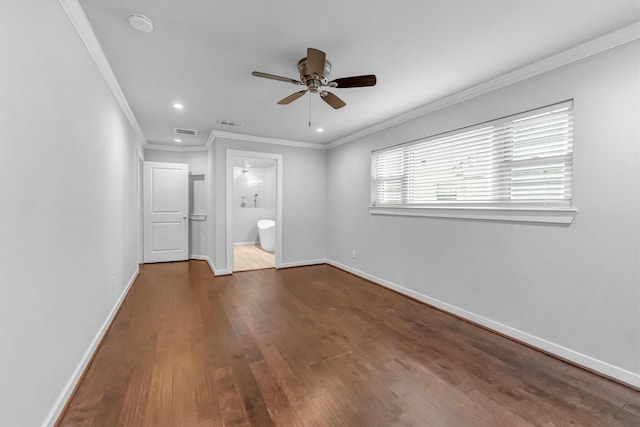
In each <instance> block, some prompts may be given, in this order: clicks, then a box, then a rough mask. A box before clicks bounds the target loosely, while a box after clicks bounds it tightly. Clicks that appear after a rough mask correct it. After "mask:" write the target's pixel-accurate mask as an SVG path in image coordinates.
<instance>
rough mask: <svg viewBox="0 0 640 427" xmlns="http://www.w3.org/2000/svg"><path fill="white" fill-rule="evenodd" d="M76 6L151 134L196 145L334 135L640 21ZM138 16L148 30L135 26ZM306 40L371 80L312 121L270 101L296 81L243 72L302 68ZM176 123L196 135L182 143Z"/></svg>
mask: <svg viewBox="0 0 640 427" xmlns="http://www.w3.org/2000/svg"><path fill="white" fill-rule="evenodd" d="M80 3H81V5H82V7H83V9H84V11H85V13H86V15H87V17H88V19H89V22H90V24H91V26H92V28H93V30H94V32H95V34H96V36H97V38H98V41H99V42H100V45H101V46H102V49H103V50H104V52H105V54H106V57H107V59H108V61H109V64H110V65H111V68H112V69H113V72H114V74H115V76H116V78H117V80H118V82H119V84H120V86H121V88H122V91H123V93H124V95H125V97H126V99H127V101H128V103H129V105H130V107H131V110H132V111H133V114H134V115H135V117H136V119H137V121H138V122H139V124H140V126H141V128H142V131H143V133H144V135H145V138H146V139H147V141H148V143H150V144H160V145H181V146H186V145H202V144H204V143H205V141H206V140H207V138H208V136H209V134H210V132H211V131H212V130H222V131H228V132H235V133H242V134H248V135H253V136H260V137H268V138H277V139H287V140H294V141H302V142H313V143H329V142H332V141H335V140H337V139H339V138H343V137H345V136H347V135H350V134H352V133H354V132H357V131H359V130H361V129H363V128H367V127H369V126H372V125H374V124H376V123H379V122H381V121H383V120H386V119H389V118H392V117H395V116H398V115H400V114H402V113H406V112H408V111H410V110H413V109H415V108H418V107H420V106H423V105H425V104H428V103H430V102H433V101H435V100H437V99H440V98H443V97H446V96H449V95H452V94H454V93H457V92H460V91H462V90H464V89H467V88H470V87H473V86H475V85H478V84H480V83H483V82H486V81H488V80H490V79H493V78H496V77H499V76H501V75H503V74H505V73H508V72H510V71H513V70H516V69H518V68H521V67H523V66H526V65H528V64H531V63H533V62H536V61H539V60H541V59H544V58H546V57H548V56H551V55H553V54H556V53H559V52H561V51H564V50H566V49H569V48H571V47H573V46H576V45H578V44H581V43H583V42H586V41H588V40H591V39H593V38H595V37H598V36H601V35H604V34H607V33H609V32H611V31H614V30H617V29H619V28H621V27H624V26H626V25H629V24H631V23H633V22H635V21H638V20H640V0H562V1H558V0H528V1H525V0H521V1H513V0H483V1H479V0H398V1H393V2H391V1H388V2H385V1H380V2H371V1H365V0H350V1H346V0H341V1H336V0H325V1H323V2H300V1H293V0H279V1H260V0H217V1H211V0H180V1H178V0H164V1H159V0H80ZM132 13H139V14H143V15H145V16H147V17H149V18H150V19H151V20H152V21H153V24H154V31H153V32H151V33H142V32H138V31H136V30H134V29H133V28H132V27H131V26H129V24H128V20H127V19H128V16H129V15H130V14H132ZM307 47H313V48H316V49H320V50H323V51H325V52H326V53H327V59H329V60H330V61H331V62H332V64H333V70H332V73H331V78H339V77H348V76H353V75H362V74H376V76H377V78H378V84H377V85H376V86H375V87H367V88H351V89H344V88H343V89H332V90H331V91H333V92H334V93H335V94H336V95H338V96H340V97H341V98H342V99H343V100H344V101H345V102H346V103H347V106H346V107H344V108H342V109H340V110H333V109H332V108H331V107H329V106H328V105H327V104H325V103H324V102H323V101H322V100H321V99H319V97H318V95H317V94H312V95H311V97H312V98H311V117H312V122H313V124H312V127H311V128H309V127H308V114H309V99H308V97H309V94H307V95H305V97H303V98H301V99H299V100H297V101H295V102H294V103H292V104H290V105H285V106H282V105H276V102H277V101H278V100H280V99H282V98H284V97H285V96H287V95H289V94H291V93H293V92H296V91H298V90H300V87H299V86H295V85H292V84H290V83H284V82H279V81H273V80H266V79H261V78H256V77H253V76H251V72H252V71H262V72H266V73H270V74H277V75H281V76H286V77H291V78H294V79H297V78H299V75H298V72H297V62H298V60H299V59H301V58H302V57H304V56H306V49H307ZM175 102H180V103H182V104H184V106H185V108H184V109H183V110H181V111H177V110H175V109H174V108H173V107H172V105H173V104H174V103H175ZM221 119H222V120H231V121H237V122H242V123H244V127H242V128H228V127H224V126H219V125H218V120H221ZM174 127H183V128H191V129H198V130H199V131H200V134H199V135H198V136H197V137H190V136H183V137H181V139H182V140H183V142H182V143H180V144H177V143H175V142H173V140H174V138H176V135H173V133H172V129H173V128H174ZM317 127H322V128H324V129H325V131H324V132H322V133H318V132H316V130H315V129H316V128H317Z"/></svg>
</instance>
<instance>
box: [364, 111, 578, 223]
mask: <svg viewBox="0 0 640 427" xmlns="http://www.w3.org/2000/svg"><path fill="white" fill-rule="evenodd" d="M565 106H566V107H568V108H570V109H571V110H572V114H573V100H572V99H571V100H567V101H562V102H558V103H554V104H550V105H547V106H544V107H539V108H535V109H532V110H527V111H524V112H521V113H517V114H513V115H509V116H505V117H502V118H499V119H494V120H490V121H487V122H482V123H478V124H475V125H471V126H467V127H463V128H459V129H456V130H453V131H449V132H445V133H441V134H437V135H433V136H430V137H426V138H421V139H417V140H413V141H409V142H406V143H403V144H398V145H395V146H392V147H385V148H382V149H378V150H374V151H372V152H371V184H370V189H371V204H370V206H369V212H370V214H372V215H392V216H425V217H438V218H457V219H475V220H489V221H510V222H529V223H552V224H566V225H568V224H571V222H572V221H573V219H574V218H575V215H576V213H577V210H576V209H575V208H573V207H572V204H573V200H572V199H571V196H572V190H571V186H569V187H568V188H569V190H568V191H569V194H568V196H569V198H568V199H567V198H566V197H567V194H566V193H565V195H564V196H563V198H562V199H557V200H553V199H549V200H541V201H531V200H528V201H525V202H521V201H518V200H517V199H513V198H512V197H513V196H512V195H513V192H514V191H515V190H514V188H513V187H512V186H511V185H510V186H509V189H508V190H506V193H509V198H505V200H504V202H502V201H499V200H496V199H494V198H489V199H488V200H487V201H482V200H469V201H462V202H461V201H457V200H456V201H454V202H451V203H448V202H447V201H442V202H438V201H429V202H423V203H416V202H410V201H409V200H408V199H407V197H408V195H409V193H411V191H412V187H411V184H410V183H407V180H412V179H413V178H412V177H414V176H415V173H414V174H410V173H408V172H407V170H408V169H409V167H410V165H409V162H408V161H407V159H408V158H409V155H407V153H406V152H404V154H402V159H403V160H402V173H401V174H396V175H395V176H392V177H384V178H383V179H382V181H381V180H380V178H379V177H377V176H376V174H377V171H376V158H377V156H378V155H380V153H384V152H385V151H386V152H390V150H394V149H395V150H400V149H406V150H411V147H414V151H413V152H411V153H410V155H414V154H415V147H416V146H418V147H420V146H421V145H420V144H422V147H424V146H425V145H426V144H428V143H429V142H433V141H439V140H445V139H447V138H451V137H456V136H460V135H464V134H467V133H471V132H474V131H481V130H482V129H483V128H487V127H492V126H504V125H506V124H509V123H511V124H513V123H515V122H516V121H518V120H520V119H521V118H525V117H531V115H532V113H534V114H535V112H536V111H547V112H550V111H554V109H561V108H564V107H565ZM572 120H573V119H572ZM488 144H489V146H488V148H489V149H491V148H490V146H491V144H495V142H493V141H492V142H490V143H488ZM508 147H510V150H511V152H506V151H505V154H504V160H502V161H500V162H495V164H496V168H499V167H502V168H503V170H507V169H508V170H509V171H510V172H509V179H508V182H513V175H512V173H511V171H513V169H515V168H523V167H531V166H534V165H536V164H544V165H547V166H548V168H552V166H553V163H554V159H555V160H558V162H559V163H558V164H560V163H562V162H563V161H564V162H566V161H567V154H565V155H557V156H548V157H546V158H544V159H545V160H544V161H541V160H540V159H526V158H525V159H516V160H514V158H513V152H514V147H515V145H513V144H510V145H508ZM503 148H504V146H500V147H498V149H503ZM569 148H570V151H569V153H568V156H569V161H570V165H569V166H568V167H567V165H563V168H562V169H561V170H562V171H563V173H571V175H570V177H571V183H572V181H573V180H572V177H573V148H572V145H570V146H569ZM491 165H492V166H491V167H493V162H492V163H491ZM414 167H415V166H414ZM567 171H569V172H567ZM463 180H464V178H463ZM381 182H396V183H397V184H396V185H400V197H399V201H400V203H398V198H394V199H393V200H394V203H388V204H384V203H383V204H376V203H375V201H376V197H377V194H378V192H377V189H378V186H379V185H380V183H381ZM504 182H506V180H505V181H502V183H504ZM428 183H430V184H434V185H437V183H436V182H435V181H429V182H428ZM445 183H447V184H449V183H452V185H455V183H456V181H453V180H451V181H446V182H445ZM487 188H488V189H490V190H494V187H492V186H489V187H487ZM433 191H434V193H433V194H434V195H436V194H437V189H434V190H433ZM496 191H501V190H496ZM562 191H565V192H566V191H567V186H566V184H565V187H563V190H562ZM456 194H458V193H456ZM435 197H437V195H436V196H435Z"/></svg>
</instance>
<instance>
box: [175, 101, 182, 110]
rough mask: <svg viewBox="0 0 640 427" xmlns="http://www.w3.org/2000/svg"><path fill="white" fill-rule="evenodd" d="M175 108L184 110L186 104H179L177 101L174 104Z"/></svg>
mask: <svg viewBox="0 0 640 427" xmlns="http://www.w3.org/2000/svg"><path fill="white" fill-rule="evenodd" d="M173 108H175V109H176V110H182V109H183V108H184V105H182V104H178V103H177V102H176V103H175V104H173Z"/></svg>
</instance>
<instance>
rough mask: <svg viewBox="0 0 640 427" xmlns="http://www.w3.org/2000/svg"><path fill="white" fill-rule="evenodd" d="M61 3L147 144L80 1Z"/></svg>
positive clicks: (61, 0)
mask: <svg viewBox="0 0 640 427" xmlns="http://www.w3.org/2000/svg"><path fill="white" fill-rule="evenodd" d="M59 1H60V5H61V6H62V8H63V9H64V11H65V12H66V14H67V16H68V17H69V20H70V21H71V23H72V24H73V26H74V28H75V29H76V31H77V33H78V35H79V36H80V39H82V42H83V43H84V45H85V46H86V47H87V50H88V51H89V54H90V55H91V57H92V58H93V61H94V62H95V64H96V66H97V67H98V70H100V73H101V74H102V77H103V78H104V79H105V81H106V82H107V86H109V89H111V93H113V96H114V98H115V99H116V101H117V102H118V104H119V105H120V109H121V110H122V112H123V113H124V115H125V116H126V118H127V120H128V121H129V123H130V124H131V127H132V128H133V131H134V132H135V134H136V135H137V136H138V138H139V139H140V141H143V144H146V138H145V137H144V134H143V133H142V129H141V128H140V124H138V120H136V117H135V116H134V115H133V111H131V108H130V107H129V103H128V102H127V99H126V98H125V96H124V93H123V92H122V89H121V88H120V84H119V83H118V80H116V76H115V75H114V74H113V70H112V69H111V65H109V61H108V60H107V57H106V55H105V54H104V51H103V50H102V47H101V46H100V43H99V42H98V39H97V37H96V34H95V33H94V32H93V28H92V27H91V24H90V23H89V20H88V19H87V15H85V13H84V10H83V9H82V6H80V3H79V2H78V0H59Z"/></svg>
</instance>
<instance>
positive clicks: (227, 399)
mask: <svg viewBox="0 0 640 427" xmlns="http://www.w3.org/2000/svg"><path fill="white" fill-rule="evenodd" d="M58 425H60V426H117V425H123V426H260V427H262V426H271V425H274V426H318V427H320V426H323V427H324V426H357V427H360V426H456V427H457V426H509V427H511V426H540V425H550V426H551V425H554V426H563V425H580V426H634V427H635V426H638V425H640V392H638V391H636V390H633V389H631V388H629V387H625V386H624V385H621V384H618V383H615V382H612V381H609V380H607V379H604V378H602V377H599V376H597V375H594V374H592V373H589V372H587V371H584V370H582V369H580V368H577V367H575V366H572V365H569V364H567V363H565V362H562V361H560V360H558V359H555V358H552V357H550V356H548V355H545V354H543V353H541V352H538V351H536V350H533V349H531V348H528V347H526V346H523V345H521V344H518V343H516V342H514V341H512V340H509V339H507V338H505V337H502V336H500V335H497V334H493V333H491V332H489V331H487V330H484V329H482V328H479V327H477V326H475V325H473V324H470V323H468V322H465V321H462V320H460V319H458V318H455V317H453V316H450V315H447V314H445V313H443V312H441V311H439V310H436V309H434V308H431V307H429V306H426V305H424V304H421V303H419V302H417V301H414V300H411V299H408V298H406V297H403V296H401V295H398V294H396V293H394V292H391V291H389V290H387V289H385V288H383V287H380V286H377V285H374V284H372V283H370V282H367V281H365V280H362V279H360V278H358V277H356V276H353V275H351V274H348V273H345V272H343V271H340V270H338V269H336V268H333V267H330V266H326V265H319V266H312V267H303V268H292V269H285V270H275V269H266V270H256V271H247V272H242V273H236V274H234V275H232V276H224V277H216V278H214V277H213V275H212V274H211V271H210V270H209V267H208V265H207V263H206V262H201V261H189V262H179V263H165V264H153V265H143V266H142V268H141V272H140V275H139V277H138V279H137V280H136V283H135V284H134V285H133V287H132V289H131V291H130V293H129V296H128V297H127V299H126V300H125V301H124V303H123V305H122V308H121V310H120V312H119V313H118V315H117V316H116V318H115V320H114V323H113V325H112V326H111V328H110V330H109V332H108V334H107V335H106V337H105V339H104V341H103V343H102V345H101V347H100V349H99V351H98V352H97V353H96V355H95V357H94V359H93V362H92V363H91V365H90V367H89V369H88V370H87V372H86V375H85V376H84V379H83V381H82V383H81V384H80V385H79V387H78V388H77V391H76V393H75V395H74V397H73V399H72V400H71V401H70V402H69V404H68V409H67V411H66V412H65V413H64V414H63V416H62V417H61V419H60V420H59V421H58Z"/></svg>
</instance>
